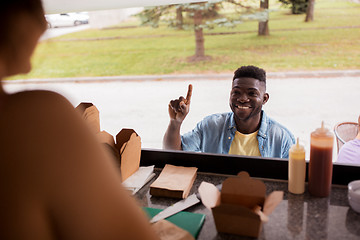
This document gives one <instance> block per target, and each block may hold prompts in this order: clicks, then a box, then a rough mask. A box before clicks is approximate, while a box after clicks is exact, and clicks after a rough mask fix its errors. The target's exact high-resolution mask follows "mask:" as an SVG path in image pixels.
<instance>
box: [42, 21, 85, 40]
mask: <svg viewBox="0 0 360 240" xmlns="http://www.w3.org/2000/svg"><path fill="white" fill-rule="evenodd" d="M89 27H90V26H89V24H84V25H79V26H72V27H58V28H48V29H47V30H46V31H45V33H44V34H43V35H42V36H41V38H40V41H43V40H46V39H49V38H54V37H58V36H61V35H64V34H68V33H72V32H79V31H82V30H85V29H88V28H89Z"/></svg>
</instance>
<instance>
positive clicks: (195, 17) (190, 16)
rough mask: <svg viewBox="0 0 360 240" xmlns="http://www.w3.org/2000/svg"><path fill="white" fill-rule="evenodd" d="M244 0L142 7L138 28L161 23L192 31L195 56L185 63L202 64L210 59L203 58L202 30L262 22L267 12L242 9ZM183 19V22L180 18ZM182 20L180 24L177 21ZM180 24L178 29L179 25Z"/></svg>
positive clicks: (249, 7) (250, 8) (253, 8)
mask: <svg viewBox="0 0 360 240" xmlns="http://www.w3.org/2000/svg"><path fill="white" fill-rule="evenodd" d="M244 2H246V0H213V1H209V2H205V3H188V4H180V5H169V6H159V7H151V8H146V9H145V10H144V11H143V12H141V13H140V14H138V16H139V17H140V20H141V22H142V25H149V26H152V27H158V26H159V22H160V21H162V22H165V23H167V25H168V26H169V27H173V28H177V29H190V28H191V29H193V30H194V35H195V43H196V45H195V54H194V55H193V56H191V57H189V58H188V61H204V60H208V59H211V57H210V56H206V55H205V45H204V43H205V39H204V33H203V29H206V28H207V29H212V28H214V27H216V26H220V27H221V26H225V27H234V26H236V25H237V24H241V23H242V22H244V21H247V20H257V21H266V20H267V12H266V11H264V10H260V9H259V8H257V7H252V6H245V5H244V4H243V3H244ZM224 8H227V9H233V10H234V11H233V13H232V14H228V15H223V14H220V10H221V9H224ZM178 9H181V16H184V15H183V13H185V16H186V18H187V20H185V19H182V17H181V18H180V14H179V12H180V10H178ZM180 19H182V21H180ZM180 23H181V26H182V27H181V28H180V27H179V24H180Z"/></svg>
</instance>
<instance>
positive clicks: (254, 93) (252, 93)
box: [249, 92, 258, 97]
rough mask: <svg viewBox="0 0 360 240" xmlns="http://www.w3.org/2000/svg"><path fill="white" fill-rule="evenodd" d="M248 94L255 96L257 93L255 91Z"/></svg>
mask: <svg viewBox="0 0 360 240" xmlns="http://www.w3.org/2000/svg"><path fill="white" fill-rule="evenodd" d="M249 96H252V97H257V96H258V93H257V92H249Z"/></svg>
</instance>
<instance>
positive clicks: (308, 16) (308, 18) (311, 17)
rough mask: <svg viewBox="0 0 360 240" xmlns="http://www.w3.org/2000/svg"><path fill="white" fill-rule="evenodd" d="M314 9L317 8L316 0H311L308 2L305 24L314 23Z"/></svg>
mask: <svg viewBox="0 0 360 240" xmlns="http://www.w3.org/2000/svg"><path fill="white" fill-rule="evenodd" d="M314 7H315V0H309V1H308V6H307V9H306V18H305V22H312V21H314Z"/></svg>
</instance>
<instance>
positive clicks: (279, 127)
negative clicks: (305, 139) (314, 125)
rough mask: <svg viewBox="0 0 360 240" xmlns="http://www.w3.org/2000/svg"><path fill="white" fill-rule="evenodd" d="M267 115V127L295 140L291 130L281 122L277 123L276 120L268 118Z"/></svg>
mask: <svg viewBox="0 0 360 240" xmlns="http://www.w3.org/2000/svg"><path fill="white" fill-rule="evenodd" d="M266 117H267V122H268V124H269V128H270V129H271V130H272V131H273V132H276V133H281V134H282V135H286V136H288V137H290V138H291V140H293V141H295V138H294V135H293V134H292V132H291V131H290V130H289V129H288V128H287V127H285V126H284V125H282V124H281V123H279V122H278V121H276V120H274V119H272V118H270V117H269V116H266Z"/></svg>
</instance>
